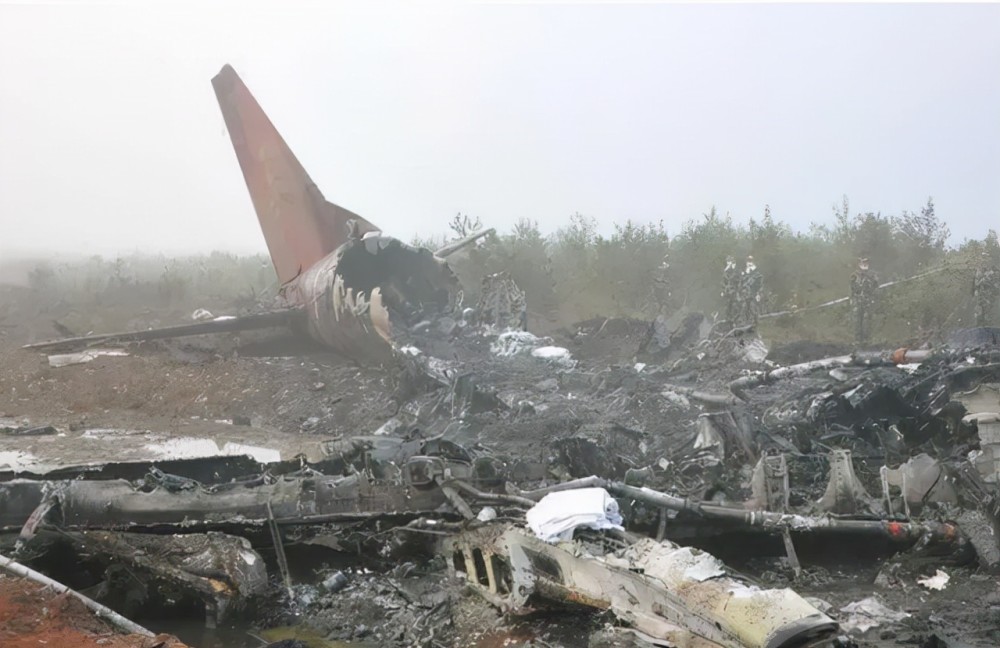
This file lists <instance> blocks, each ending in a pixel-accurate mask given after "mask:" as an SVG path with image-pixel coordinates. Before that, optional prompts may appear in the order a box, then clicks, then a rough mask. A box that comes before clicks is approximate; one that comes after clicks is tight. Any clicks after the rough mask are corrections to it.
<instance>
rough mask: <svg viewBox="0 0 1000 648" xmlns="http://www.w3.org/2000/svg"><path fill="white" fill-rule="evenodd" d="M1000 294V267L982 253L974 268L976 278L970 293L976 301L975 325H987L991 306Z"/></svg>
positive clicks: (991, 314)
mask: <svg viewBox="0 0 1000 648" xmlns="http://www.w3.org/2000/svg"><path fill="white" fill-rule="evenodd" d="M998 294H1000V269H997V267H996V265H994V264H993V262H992V260H991V259H990V258H989V255H988V254H986V253H984V254H983V260H982V262H981V263H980V265H979V267H978V268H977V269H976V279H975V283H974V285H973V288H972V295H973V297H974V298H975V302H976V308H975V309H976V326H987V325H988V322H989V320H990V319H991V318H992V316H993V308H994V306H995V305H996V302H997V295H998Z"/></svg>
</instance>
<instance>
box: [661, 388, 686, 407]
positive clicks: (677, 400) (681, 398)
mask: <svg viewBox="0 0 1000 648" xmlns="http://www.w3.org/2000/svg"><path fill="white" fill-rule="evenodd" d="M660 395H661V396H663V397H664V398H666V399H667V402H668V403H670V404H671V405H676V406H677V407H680V408H683V409H689V408H690V407H691V401H689V400H688V399H687V396H685V395H684V394H678V393H677V392H672V391H665V392H661V394H660Z"/></svg>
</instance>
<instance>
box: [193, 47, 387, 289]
mask: <svg viewBox="0 0 1000 648" xmlns="http://www.w3.org/2000/svg"><path fill="white" fill-rule="evenodd" d="M212 86H213V87H214V88H215V96H216V97H217V98H218V100H219V107H220V108H221V109H222V116H223V117H224V118H225V120H226V128H227V129H229V137H230V139H232V141H233V148H234V149H235V150H236V157H237V158H239V161H240V167H241V168H242V169H243V178H244V179H245V180H246V183H247V189H248V190H249V191H250V198H251V199H252V200H253V206H254V209H255V210H256V211H257V219H258V220H259V221H260V228H261V230H263V232H264V239H265V240H266V241H267V249H268V251H269V252H270V253H271V261H272V262H273V263H274V269H275V270H276V271H277V273H278V279H279V280H280V281H281V282H282V283H283V284H284V283H288V282H289V281H291V280H292V279H294V278H295V277H297V276H298V275H299V273H301V272H302V271H303V270H305V269H307V268H309V267H310V266H312V265H313V264H314V263H316V262H317V261H319V260H320V259H322V258H323V257H325V256H326V255H328V254H329V253H330V252H332V251H333V250H335V249H336V248H337V247H338V246H340V245H341V244H342V243H344V242H345V241H346V240H347V221H348V220H350V219H352V218H354V219H357V221H358V225H359V226H360V232H361V233H364V232H366V231H371V230H375V229H377V228H376V227H375V226H374V225H372V224H371V223H369V222H368V221H366V220H365V219H363V218H361V217H360V216H357V215H356V214H353V213H351V212H349V211H348V210H346V209H344V208H343V207H339V206H337V205H334V204H333V203H331V202H327V200H326V199H325V198H323V194H322V193H320V191H319V188H317V187H316V184H315V183H314V182H313V181H312V180H311V179H310V178H309V174H307V173H306V171H305V169H303V168H302V165H301V164H299V161H298V160H297V159H296V158H295V155H294V154H293V153H292V151H291V149H289V148H288V145H287V144H285V140H283V139H282V138H281V135H280V134H278V131H277V130H275V128H274V125H273V124H271V120H269V119H268V118H267V115H265V114H264V111H263V110H261V108H260V105H258V104H257V101H256V100H255V99H254V98H253V95H252V94H250V90H248V89H247V87H246V86H245V85H244V84H243V81H242V80H241V79H240V77H239V75H237V74H236V71H235V70H233V68H232V67H230V66H229V65H226V66H225V67H223V68H222V71H220V72H219V73H218V74H217V75H216V76H215V78H213V79H212Z"/></svg>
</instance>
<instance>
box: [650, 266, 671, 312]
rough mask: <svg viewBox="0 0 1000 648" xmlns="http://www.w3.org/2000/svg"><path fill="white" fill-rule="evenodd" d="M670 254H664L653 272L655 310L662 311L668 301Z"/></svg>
mask: <svg viewBox="0 0 1000 648" xmlns="http://www.w3.org/2000/svg"><path fill="white" fill-rule="evenodd" d="M669 272H670V255H669V254H664V255H663V260H662V261H661V262H660V265H658V266H657V267H656V271H655V272H654V273H653V301H654V302H655V304H656V312H657V313H662V312H663V311H664V310H666V308H667V302H669V301H670V275H669Z"/></svg>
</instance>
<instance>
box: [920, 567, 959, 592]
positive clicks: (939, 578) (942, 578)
mask: <svg viewBox="0 0 1000 648" xmlns="http://www.w3.org/2000/svg"><path fill="white" fill-rule="evenodd" d="M950 579H951V576H949V575H948V574H947V572H945V571H944V570H941V569H939V570H937V572H936V573H935V574H934V575H933V576H928V577H927V578H921V579H920V580H918V581H917V584H918V585H923V586H924V587H926V588H927V589H931V590H943V589H944V588H945V587H947V586H948V581H949V580H950Z"/></svg>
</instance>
